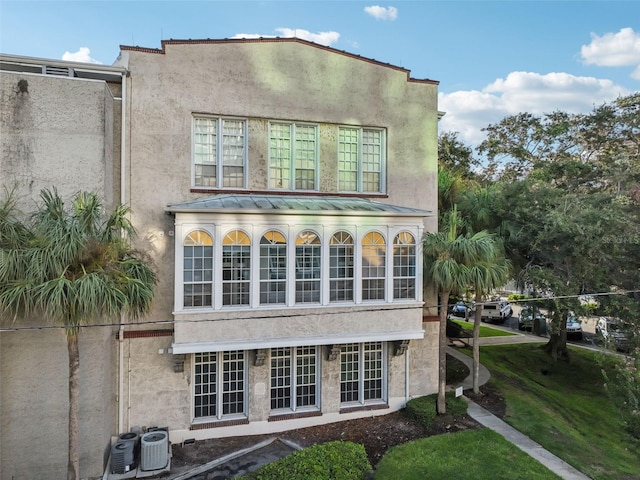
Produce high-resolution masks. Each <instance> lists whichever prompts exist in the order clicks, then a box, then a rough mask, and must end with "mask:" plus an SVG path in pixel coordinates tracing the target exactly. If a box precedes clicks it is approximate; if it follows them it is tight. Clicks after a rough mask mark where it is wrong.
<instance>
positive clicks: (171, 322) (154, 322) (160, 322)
mask: <svg viewBox="0 0 640 480" xmlns="http://www.w3.org/2000/svg"><path fill="white" fill-rule="evenodd" d="M630 293H640V289H638V290H617V291H613V292H601V293H585V294H580V295H555V296H550V297H534V298H524V299H517V300H509V303H527V302H535V301H545V300H562V299H570V298H580V297H598V296H600V297H601V296H613V295H628V294H630ZM487 303H492V301H490V300H489V301H485V302H478V303H476V305H485V304H487ZM440 307H442V305H441V304H438V305H424V306H422V308H440ZM336 308H341V307H336ZM416 308H417V307H416V306H406V307H397V308H380V307H379V306H377V307H374V308H363V309H358V310H357V313H360V312H385V311H393V312H397V311H402V310H415V309H416ZM235 313H238V311H237V310H236V311H235ZM348 313H355V312H354V311H351V310H350V311H325V312H308V313H291V314H277V315H276V314H274V315H261V316H256V317H251V316H250V317H243V318H242V320H245V319H246V320H269V319H272V318H293V317H301V316H307V317H311V316H320V315H322V316H326V315H343V314H348ZM233 320H241V319H239V318H237V317H230V318H217V319H216V320H215V321H216V322H217V321H233ZM210 321H212V320H210V319H203V318H196V319H185V320H177V321H176V320H149V321H142V322H118V323H91V324H88V325H78V326H77V328H94V327H102V328H104V327H127V326H144V325H147V326H148V325H158V326H161V325H177V324H181V323H203V322H210ZM65 328H67V327H66V326H64V325H40V326H29V327H7V328H0V333H3V332H18V331H33V330H53V329H65ZM71 328H76V327H75V326H73V327H71Z"/></svg>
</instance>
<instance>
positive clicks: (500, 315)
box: [480, 300, 513, 323]
mask: <svg viewBox="0 0 640 480" xmlns="http://www.w3.org/2000/svg"><path fill="white" fill-rule="evenodd" d="M481 308H482V313H481V315H480V319H481V320H482V321H483V322H491V323H503V322H504V321H505V320H506V319H507V318H511V315H513V309H512V308H511V304H510V303H509V302H507V301H505V300H498V301H493V302H486V303H484V304H482V305H481Z"/></svg>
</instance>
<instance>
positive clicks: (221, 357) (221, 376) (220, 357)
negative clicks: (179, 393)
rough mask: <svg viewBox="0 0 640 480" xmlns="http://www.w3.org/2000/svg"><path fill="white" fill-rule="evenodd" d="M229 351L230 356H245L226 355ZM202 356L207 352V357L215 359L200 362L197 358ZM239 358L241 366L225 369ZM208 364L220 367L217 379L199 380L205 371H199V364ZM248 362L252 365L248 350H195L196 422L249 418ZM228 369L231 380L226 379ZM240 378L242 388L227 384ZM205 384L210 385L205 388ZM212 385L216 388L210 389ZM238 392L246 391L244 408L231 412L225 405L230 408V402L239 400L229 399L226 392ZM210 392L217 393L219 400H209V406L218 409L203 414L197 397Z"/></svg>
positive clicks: (192, 403)
mask: <svg viewBox="0 0 640 480" xmlns="http://www.w3.org/2000/svg"><path fill="white" fill-rule="evenodd" d="M226 355H229V356H230V357H231V356H241V357H242V358H241V360H238V359H237V358H225V356H226ZM199 356H200V357H204V356H207V358H209V359H211V358H213V361H211V360H209V361H201V362H198V361H197V358H198V357H199ZM238 361H242V368H240V369H238V368H236V369H231V368H229V369H228V370H225V368H226V367H228V366H231V365H233V364H234V363H236V362H238ZM205 364H206V365H212V364H213V365H215V367H216V372H215V376H216V377H215V381H208V382H203V381H198V375H203V374H204V373H203V372H202V371H200V372H198V371H197V370H198V365H205ZM248 366H249V362H248V354H247V352H246V351H244V350H237V351H229V352H202V353H195V354H193V355H192V369H191V371H192V372H193V373H192V375H191V377H192V378H191V380H192V382H191V383H192V385H193V389H192V401H191V408H192V414H191V418H192V419H193V423H203V422H211V421H220V420H235V419H241V418H247V409H248V406H249V391H248V388H247V385H248V375H247V373H248V370H247V369H248ZM225 373H229V374H230V375H229V378H228V380H225ZM238 374H239V375H241V376H242V378H241V379H240V380H238V378H237V377H238V376H239V375H238ZM238 382H240V383H241V384H242V388H241V389H238V388H234V389H231V388H227V386H228V385H229V384H236V383H238ZM203 386H206V389H205V388H202V387H203ZM229 386H230V385H229ZM198 387H200V388H201V390H200V392H198ZM212 387H213V389H214V390H215V391H214V392H211V391H210V389H211V388H212ZM205 390H206V391H205ZM238 392H240V393H241V394H242V410H241V411H234V412H231V413H224V412H225V408H228V407H229V406H230V405H233V404H235V403H236V402H235V401H234V402H233V403H231V402H225V394H227V393H232V394H234V393H236V394H237V393H238ZM208 395H215V402H209V403H207V405H208V406H209V408H213V409H215V411H214V412H213V414H211V412H209V415H202V414H200V415H198V407H199V406H197V405H196V402H197V400H196V399H197V398H198V397H201V398H205V397H206V396H208Z"/></svg>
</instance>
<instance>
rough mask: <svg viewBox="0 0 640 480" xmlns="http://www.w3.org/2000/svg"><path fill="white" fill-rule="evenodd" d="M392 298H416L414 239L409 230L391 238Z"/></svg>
mask: <svg viewBox="0 0 640 480" xmlns="http://www.w3.org/2000/svg"><path fill="white" fill-rule="evenodd" d="M393 298H394V299H402V298H409V299H415V298H416V241H415V238H414V237H413V235H411V234H410V233H409V232H400V233H399V234H398V235H396V238H394V239H393Z"/></svg>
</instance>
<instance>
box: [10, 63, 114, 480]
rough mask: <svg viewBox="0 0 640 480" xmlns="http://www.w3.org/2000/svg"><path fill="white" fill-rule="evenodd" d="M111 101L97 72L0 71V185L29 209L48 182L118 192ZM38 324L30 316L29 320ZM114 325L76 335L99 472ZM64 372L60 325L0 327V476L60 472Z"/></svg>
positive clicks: (110, 413) (91, 472) (86, 432)
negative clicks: (85, 76) (89, 75)
mask: <svg viewBox="0 0 640 480" xmlns="http://www.w3.org/2000/svg"><path fill="white" fill-rule="evenodd" d="M119 109H120V105H119V102H117V101H115V100H114V98H113V95H112V94H111V92H110V90H109V88H108V86H107V85H106V84H105V83H104V82H101V81H93V80H82V79H78V78H68V77H56V76H43V75H35V74H27V73H13V72H6V71H3V72H0V132H1V134H0V184H1V185H0V186H1V187H7V188H12V187H13V186H16V188H17V189H16V194H17V198H18V206H19V208H20V209H22V210H23V211H24V212H30V211H32V210H33V209H34V206H35V204H36V202H37V201H38V199H39V193H40V190H41V189H42V188H53V187H55V188H56V189H57V190H58V193H59V194H60V195H61V196H62V197H63V198H65V199H68V198H70V197H71V195H73V194H74V193H75V192H77V191H79V190H91V191H96V192H98V193H100V194H101V195H102V196H103V197H104V198H105V201H106V203H107V205H109V206H110V205H111V204H112V203H113V201H114V197H117V195H116V194H115V193H114V192H113V188H114V175H115V174H114V172H113V171H112V170H111V166H110V165H111V164H112V163H113V159H114V154H116V150H117V152H119V149H117V147H115V146H114V142H117V141H119V136H120V129H119V125H118V124H117V122H118V119H119V117H120V115H119V113H118V111H119ZM117 154H119V153H117ZM116 161H117V160H116ZM46 324H47V321H46V319H37V320H34V321H33V322H32V323H31V324H30V325H31V326H42V325H46ZM16 326H25V324H24V322H23V321H18V322H17V324H16ZM113 333H114V332H112V331H111V329H110V328H87V329H84V330H83V331H82V333H81V336H80V355H81V360H80V361H81V365H80V382H81V383H80V390H81V395H80V448H81V474H82V475H83V476H86V477H89V476H97V475H100V474H101V473H102V471H103V470H102V468H103V466H104V460H105V452H106V451H107V450H108V446H109V442H110V439H111V436H112V435H113V434H114V433H115V430H116V428H115V420H114V419H115V418H116V416H115V400H116V398H115V390H114V386H115V383H116V378H115V373H114V372H115V371H116V363H115V358H114V342H113ZM67 378H68V362H67V347H66V341H65V337H64V333H63V331H62V330H37V329H34V330H28V331H21V332H2V333H0V417H1V418H2V425H1V429H0V478H3V479H4V478H9V479H11V478H14V479H16V480H17V479H35V478H64V477H65V475H66V473H65V472H66V468H67V423H68V422H67V418H68V382H67Z"/></svg>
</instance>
